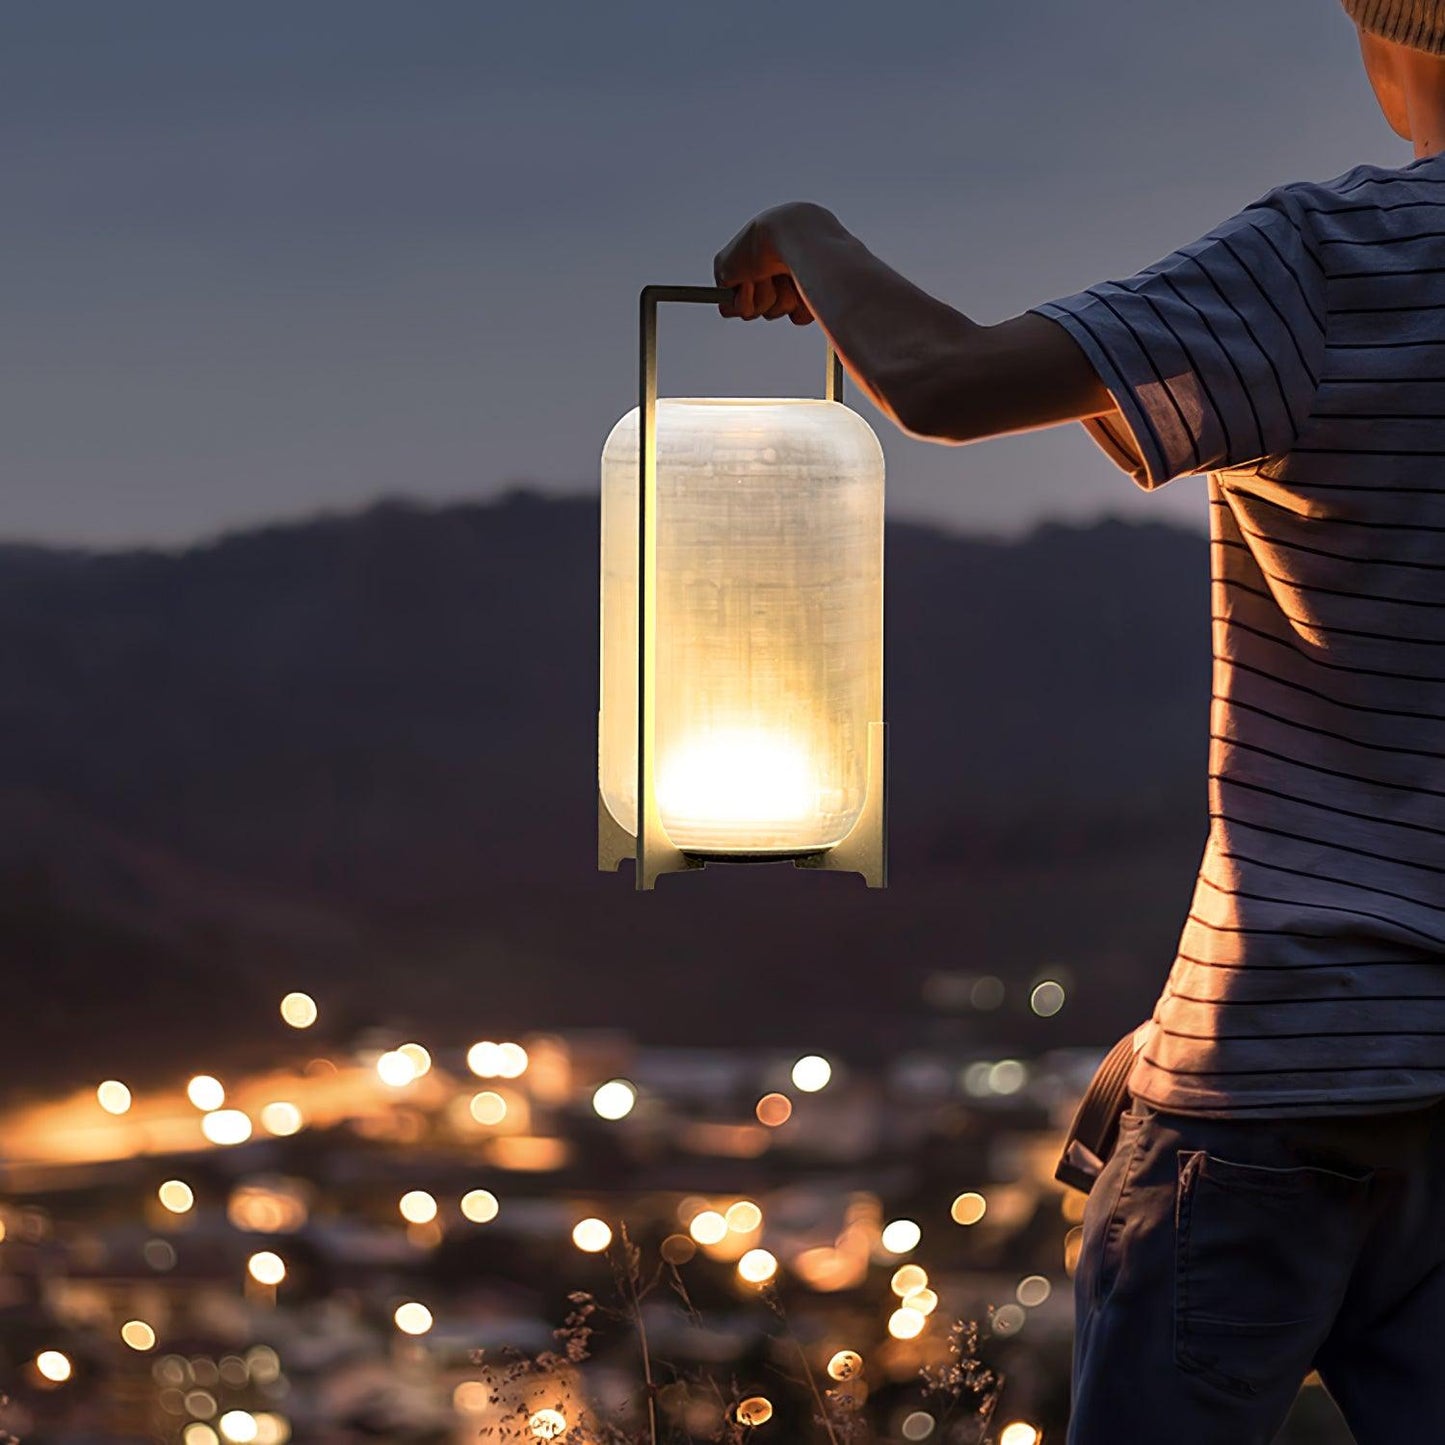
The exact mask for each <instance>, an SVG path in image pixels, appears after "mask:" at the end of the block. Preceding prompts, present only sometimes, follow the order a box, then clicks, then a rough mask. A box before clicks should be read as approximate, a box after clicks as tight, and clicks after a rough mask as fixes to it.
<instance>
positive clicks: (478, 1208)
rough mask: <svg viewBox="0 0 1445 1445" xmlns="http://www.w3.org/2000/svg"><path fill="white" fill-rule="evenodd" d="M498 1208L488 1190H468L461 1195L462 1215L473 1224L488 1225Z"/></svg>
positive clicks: (494, 1198) (495, 1200)
mask: <svg viewBox="0 0 1445 1445" xmlns="http://www.w3.org/2000/svg"><path fill="white" fill-rule="evenodd" d="M500 1208H501V1205H500V1204H498V1203H497V1196H496V1195H495V1194H493V1193H492V1191H491V1190H490V1189H469V1190H468V1191H467V1192H466V1193H465V1194H463V1195H462V1214H463V1215H464V1216H465V1217H466V1218H468V1219H470V1220H471V1221H472V1223H473V1224H489V1223H490V1222H491V1221H492V1220H494V1219H495V1218H496V1217H497V1211H498V1210H499V1209H500Z"/></svg>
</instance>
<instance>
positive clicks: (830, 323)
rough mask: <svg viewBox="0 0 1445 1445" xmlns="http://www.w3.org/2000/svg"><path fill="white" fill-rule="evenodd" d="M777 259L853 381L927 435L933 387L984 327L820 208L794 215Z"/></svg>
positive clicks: (783, 229)
mask: <svg viewBox="0 0 1445 1445" xmlns="http://www.w3.org/2000/svg"><path fill="white" fill-rule="evenodd" d="M777 245H778V251H779V254H780V255H781V257H782V259H783V261H784V262H785V263H786V265H787V267H788V270H789V272H790V273H791V275H792V277H793V281H794V284H795V285H796V286H797V288H798V291H799V293H800V295H801V296H802V297H803V300H804V301H805V303H806V304H807V306H808V309H809V310H810V311H811V312H812V314H813V316H814V318H815V319H816V320H817V322H818V324H819V325H820V326H821V327H822V328H823V330H824V331H826V332H827V334H828V338H829V340H830V341H832V343H833V346H834V348H835V349H836V350H837V352H838V355H839V357H840V358H841V359H842V362H843V365H844V366H845V367H846V368H847V371H848V373H849V375H850V376H851V377H852V378H853V380H854V381H855V382H856V383H857V384H858V386H859V387H860V388H861V389H862V391H863V392H864V394H865V395H866V396H867V397H868V399H869V400H870V401H872V402H873V404H874V405H875V406H877V407H878V409H879V410H880V411H882V412H883V413H884V414H885V415H886V416H888V417H890V418H892V420H893V421H894V422H896V423H897V424H898V425H899V426H900V427H902V428H903V429H904V430H905V431H909V432H912V433H914V434H915V435H927V434H929V429H930V422H931V418H929V417H927V416H926V415H925V414H924V413H925V402H926V399H927V396H928V393H929V391H930V389H931V386H930V382H931V380H932V379H935V378H937V377H938V376H939V375H940V374H945V373H948V372H951V371H953V370H954V369H956V366H957V359H958V357H959V356H961V355H964V354H967V353H968V352H969V351H970V350H971V349H973V348H976V347H979V346H981V345H982V333H983V331H984V330H985V328H984V327H982V326H979V325H978V324H977V323H976V322H974V321H972V320H970V319H969V318H968V317H967V316H965V315H963V313H962V312H960V311H957V310H955V309H954V308H953V307H952V306H948V305H946V304H945V303H944V302H942V301H939V300H938V299H937V298H936V297H933V296H930V295H929V294H928V293H927V292H926V291H924V290H923V289H922V288H921V287H919V286H915V285H914V284H913V282H912V281H910V280H908V278H907V277H906V276H902V275H900V274H899V273H898V272H897V271H895V270H894V269H893V268H892V267H891V266H888V265H885V264H884V262H882V261H880V260H879V259H878V257H877V256H875V255H873V253H872V252H871V251H869V250H868V248H867V247H866V246H865V245H864V244H863V243H862V242H861V241H860V240H859V239H858V238H857V237H856V236H854V235H852V234H851V233H850V232H849V231H848V230H847V229H846V228H845V227H844V226H843V225H842V224H841V223H840V222H839V221H838V219H837V218H836V217H835V216H834V215H833V214H832V213H831V212H830V211H827V210H824V209H823V208H822V207H814V206H799V207H796V208H793V209H792V210H791V211H790V212H789V213H788V214H787V215H786V216H785V217H784V218H782V220H781V221H780V224H779V226H778V228H777Z"/></svg>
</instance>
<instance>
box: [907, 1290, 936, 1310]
mask: <svg viewBox="0 0 1445 1445" xmlns="http://www.w3.org/2000/svg"><path fill="white" fill-rule="evenodd" d="M903 1303H904V1304H906V1305H907V1306H908V1308H909V1309H911V1310H917V1311H918V1313H919V1314H921V1315H931V1314H932V1313H933V1312H934V1310H936V1309H937V1308H938V1296H937V1295H936V1294H935V1293H934V1292H933V1291H932V1290H931V1289H927V1288H925V1289H915V1290H910V1291H909V1292H908V1293H907V1294H906V1295H904V1296H903Z"/></svg>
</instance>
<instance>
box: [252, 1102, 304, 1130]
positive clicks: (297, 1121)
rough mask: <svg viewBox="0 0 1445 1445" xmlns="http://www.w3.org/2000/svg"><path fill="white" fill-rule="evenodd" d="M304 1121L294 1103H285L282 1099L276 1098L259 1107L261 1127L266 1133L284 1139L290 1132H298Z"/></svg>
mask: <svg viewBox="0 0 1445 1445" xmlns="http://www.w3.org/2000/svg"><path fill="white" fill-rule="evenodd" d="M304 1123H305V1120H304V1119H303V1118H302V1117H301V1110H300V1109H298V1108H297V1107H296V1105H295V1104H290V1103H287V1102H286V1101H285V1100H284V1099H277V1100H275V1101H274V1102H272V1103H270V1104H264V1105H262V1107H261V1127H262V1128H263V1129H264V1130H265V1131H266V1132H267V1133H268V1134H274V1135H276V1137H277V1138H280V1139H285V1138H289V1137H290V1136H291V1135H292V1134H298V1133H300V1131H301V1127H302V1125H303V1124H304Z"/></svg>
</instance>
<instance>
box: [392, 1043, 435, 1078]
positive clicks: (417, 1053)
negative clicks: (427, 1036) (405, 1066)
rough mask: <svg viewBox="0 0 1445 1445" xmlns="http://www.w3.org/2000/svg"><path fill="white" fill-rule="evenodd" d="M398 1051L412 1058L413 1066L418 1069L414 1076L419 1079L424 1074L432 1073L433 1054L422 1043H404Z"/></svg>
mask: <svg viewBox="0 0 1445 1445" xmlns="http://www.w3.org/2000/svg"><path fill="white" fill-rule="evenodd" d="M397 1053H399V1054H404V1055H405V1056H406V1057H407V1058H408V1059H410V1060H411V1066H412V1068H413V1069H415V1070H416V1072H415V1073H414V1074H413V1075H412V1077H413V1078H416V1079H419V1078H421V1077H422V1076H423V1075H424V1074H429V1073H431V1055H430V1054H429V1053H428V1052H427V1051H426V1050H425V1049H424V1048H423V1047H422V1046H421V1045H420V1044H402V1045H401V1047H400V1048H398V1049H397Z"/></svg>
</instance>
